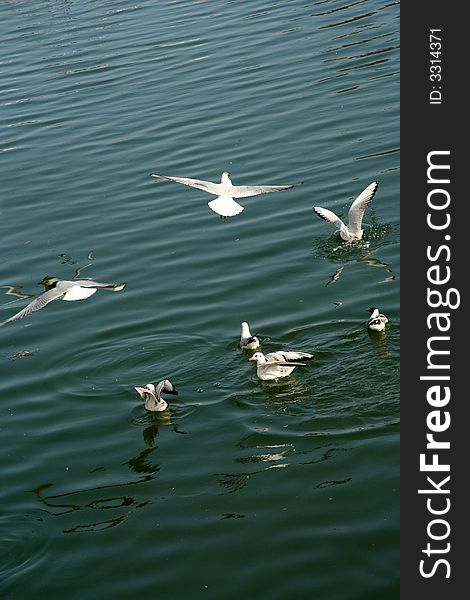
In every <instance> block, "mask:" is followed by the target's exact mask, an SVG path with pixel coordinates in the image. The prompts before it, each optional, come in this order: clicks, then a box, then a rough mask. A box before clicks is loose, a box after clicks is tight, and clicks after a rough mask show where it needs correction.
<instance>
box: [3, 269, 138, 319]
mask: <svg viewBox="0 0 470 600" xmlns="http://www.w3.org/2000/svg"><path fill="white" fill-rule="evenodd" d="M41 283H43V284H44V285H46V286H47V287H49V288H50V289H48V290H47V291H46V292H44V293H43V294H41V295H40V296H38V297H37V298H35V299H34V300H33V301H32V302H30V303H29V304H28V305H27V306H25V307H24V308H23V309H22V310H20V312H18V313H16V315H13V316H12V317H10V318H9V319H7V320H6V321H3V323H0V327H1V326H2V325H5V324H6V323H10V322H11V321H17V320H18V319H22V318H23V317H26V316H27V315H29V314H30V313H32V312H34V311H36V310H39V309H40V308H44V307H45V306H47V304H49V302H52V301H53V300H59V299H62V300H67V301H69V302H70V301H75V300H84V299H85V298H88V297H89V296H92V295H93V294H94V293H95V292H96V291H97V290H98V289H104V290H112V291H113V292H120V291H121V290H122V289H124V288H125V287H126V284H125V283H99V282H98V281H92V280H91V279H75V280H72V281H67V280H65V279H62V280H60V279H56V278H55V277H47V278H46V279H44V280H43V281H42V282H41Z"/></svg>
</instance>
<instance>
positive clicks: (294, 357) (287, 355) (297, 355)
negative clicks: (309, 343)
mask: <svg viewBox="0 0 470 600" xmlns="http://www.w3.org/2000/svg"><path fill="white" fill-rule="evenodd" d="M273 354H275V355H276V356H279V357H281V359H282V360H284V361H285V362H294V363H295V362H296V361H298V360H301V361H303V360H312V359H313V358H315V357H314V355H313V354H308V353H307V352H294V351H292V350H280V351H279V352H274V353H273Z"/></svg>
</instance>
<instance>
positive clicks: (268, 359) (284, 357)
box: [248, 350, 315, 381]
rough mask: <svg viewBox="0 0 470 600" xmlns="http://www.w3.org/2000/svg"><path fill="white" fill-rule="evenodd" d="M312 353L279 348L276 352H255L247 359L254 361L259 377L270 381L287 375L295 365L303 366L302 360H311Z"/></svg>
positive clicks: (312, 357)
mask: <svg viewBox="0 0 470 600" xmlns="http://www.w3.org/2000/svg"><path fill="white" fill-rule="evenodd" d="M314 358H315V357H314V355H313V354H308V353H307V352H294V351H284V350H280V351H278V352H269V353H268V354H266V355H265V354H263V353H262V352H255V353H254V354H253V356H252V357H251V358H249V359H248V360H254V361H256V374H257V375H258V377H259V379H262V380H264V381H271V380H275V379H279V378H280V377H287V376H288V375H290V374H291V373H292V371H293V370H294V369H295V367H299V366H302V367H305V366H306V364H305V363H304V362H302V361H305V360H313V359H314Z"/></svg>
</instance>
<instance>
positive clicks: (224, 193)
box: [150, 171, 303, 218]
mask: <svg viewBox="0 0 470 600" xmlns="http://www.w3.org/2000/svg"><path fill="white" fill-rule="evenodd" d="M150 175H151V176H152V177H156V178H157V179H167V180H168V181H176V183H182V184H183V185H189V186H191V187H195V188H197V189H199V190H203V191H204V192H208V193H209V194H213V195H214V196H217V198H216V199H215V200H212V201H211V202H208V205H209V208H211V209H212V210H213V211H214V212H216V213H217V214H218V215H220V216H221V217H222V218H225V217H233V216H234V215H238V214H239V213H241V212H242V210H243V206H241V205H240V204H238V202H235V200H234V198H247V197H248V196H257V195H258V194H267V193H268V192H281V191H282V190H289V189H290V188H293V187H295V186H296V185H298V184H296V183H293V184H291V185H232V182H231V180H230V173H228V172H227V171H224V172H223V173H222V176H221V178H220V183H212V182H211V181H202V180H200V179H189V178H187V177H169V176H167V175H157V174H156V173H150ZM300 183H303V182H300Z"/></svg>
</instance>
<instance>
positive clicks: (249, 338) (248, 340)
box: [240, 321, 259, 350]
mask: <svg viewBox="0 0 470 600" xmlns="http://www.w3.org/2000/svg"><path fill="white" fill-rule="evenodd" d="M240 348H245V350H256V348H259V339H258V338H257V337H256V335H251V331H250V327H249V325H248V323H247V322H246V321H243V323H242V324H241V335H240Z"/></svg>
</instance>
